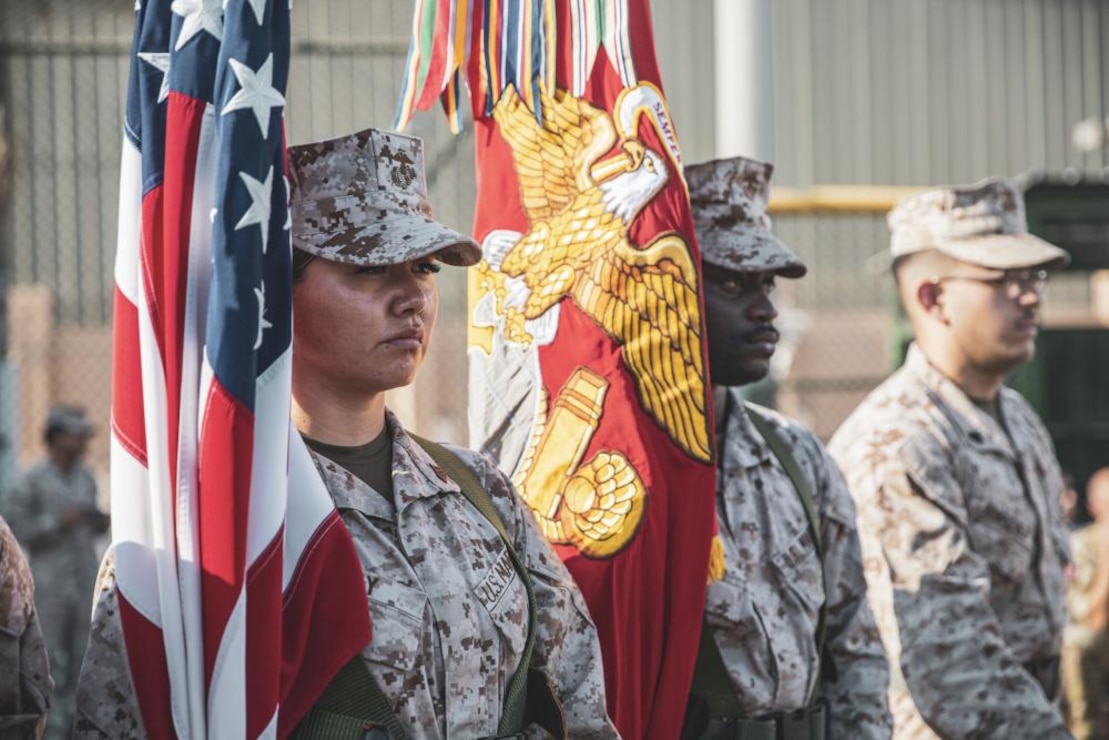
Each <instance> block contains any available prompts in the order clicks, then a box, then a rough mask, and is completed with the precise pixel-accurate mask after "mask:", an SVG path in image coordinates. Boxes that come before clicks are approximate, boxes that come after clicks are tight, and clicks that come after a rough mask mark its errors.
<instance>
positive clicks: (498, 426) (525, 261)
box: [398, 0, 715, 738]
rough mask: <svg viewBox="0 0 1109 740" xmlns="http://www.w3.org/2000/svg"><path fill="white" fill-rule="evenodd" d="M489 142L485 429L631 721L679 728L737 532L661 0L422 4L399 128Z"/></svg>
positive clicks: (480, 202)
mask: <svg viewBox="0 0 1109 740" xmlns="http://www.w3.org/2000/svg"><path fill="white" fill-rule="evenodd" d="M463 80H465V81H466V82H467V83H468V88H469V91H470V100H471V103H472V107H473V113H474V119H475V127H476V132H475V134H476V136H475V138H476V146H477V183H478V192H477V212H476V214H475V223H474V235H475V237H476V238H477V239H478V241H480V242H481V243H482V246H483V249H484V255H485V260H484V261H483V262H482V263H481V264H480V265H479V266H478V267H477V268H476V269H474V270H472V271H471V284H470V310H471V315H470V424H471V427H470V430H471V443H472V444H473V445H474V446H475V447H479V448H480V449H482V450H483V451H485V452H487V453H490V454H491V455H493V456H494V457H495V458H496V459H497V461H498V463H499V464H500V466H501V467H502V468H503V469H504V470H506V471H509V472H510V473H511V475H512V478H513V481H514V482H515V484H516V486H517V488H518V490H519V492H520V494H521V495H522V496H523V498H524V499H525V500H526V501H527V502H528V504H529V505H530V507H531V509H532V510H533V512H534V513H535V516H536V518H537V519H538V521H539V525H540V527H541V528H542V529H543V531H544V532H545V533H546V535H547V537H548V538H549V539H550V540H551V542H553V543H554V544H555V545H556V549H557V550H558V552H559V554H560V555H561V556H562V558H563V559H564V560H565V561H566V564H567V565H568V566H569V568H570V571H571V572H572V573H573V575H574V577H575V578H576V579H577V582H578V584H579V585H580V587H581V590H582V592H583V594H584V595H585V598H586V601H587V602H588V606H589V610H590V613H591V615H592V617H593V620H594V621H595V622H596V624H597V628H598V631H599V633H600V636H601V641H602V647H603V650H604V659H605V677H606V683H607V691H608V705H609V709H610V713H611V714H612V717H613V719H614V720H615V722H616V725H617V727H618V729H619V730H620V731H621V733H622V734H623V735H624V736H625V737H630V738H641V737H659V738H674V737H677V736H678V735H679V733H680V730H681V724H682V717H683V714H684V711H685V705H686V699H687V697H688V693H689V684H690V680H691V677H692V673H693V666H694V663H695V660H696V655H697V646H698V640H699V635H700V626H701V621H702V612H703V607H704V596H705V581H706V576H707V574H708V571H709V560H710V551H711V549H712V547H711V545H712V541H713V536H714V533H715V509H714V475H715V471H714V466H713V444H712V436H711V434H710V430H711V429H712V425H711V418H710V416H711V412H710V410H709V405H708V399H707V391H708V380H707V370H706V361H705V356H704V350H705V348H704V341H703V338H704V331H703V323H702V317H701V300H700V294H699V289H698V287H699V284H700V273H699V264H700V260H699V258H698V254H697V247H696V243H695V241H694V230H693V224H692V221H691V218H690V213H689V198H688V194H687V192H686V189H685V182H684V179H683V176H682V158H681V153H680V150H679V147H678V140H677V137H676V134H675V129H674V124H673V121H672V119H671V116H670V113H669V110H668V108H667V104H666V100H665V98H664V96H663V93H662V88H661V83H660V81H659V72H658V66H657V63H656V60H655V54H654V44H653V40H652V32H651V22H650V14H649V9H648V2H647V0H608V1H607V2H595V1H594V0H487V1H486V2H484V3H481V2H477V3H475V4H474V6H473V7H471V6H470V5H469V4H468V3H467V2H466V0H457V1H456V2H451V1H450V0H440V1H438V2H436V1H435V0H423V1H422V2H417V4H416V13H415V20H414V23H413V42H412V49H411V52H410V56H409V62H408V70H407V78H406V82H405V87H404V92H403V97H402V100H401V104H400V112H399V120H398V126H401V127H402V126H403V125H404V124H405V123H406V122H407V121H408V119H409V117H410V116H411V113H412V111H413V109H414V108H426V107H428V106H429V105H430V104H431V103H432V102H433V101H434V100H435V98H436V97H439V96H441V97H442V100H443V103H444V106H445V107H446V109H447V113H448V116H449V117H450V118H451V121H452V125H453V126H454V127H455V129H456V130H457V129H458V128H459V126H460V115H459V113H460V111H459V104H460V98H461V89H462V82H463Z"/></svg>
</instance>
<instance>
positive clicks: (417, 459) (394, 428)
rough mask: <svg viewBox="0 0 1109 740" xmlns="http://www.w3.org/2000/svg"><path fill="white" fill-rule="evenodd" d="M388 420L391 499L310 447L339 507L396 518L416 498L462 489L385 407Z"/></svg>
mask: <svg viewBox="0 0 1109 740" xmlns="http://www.w3.org/2000/svg"><path fill="white" fill-rule="evenodd" d="M385 423H386V425H387V428H388V429H389V431H390V433H391V434H392V437H393V500H392V501H388V500H386V499H385V497H384V496H382V495H381V494H379V493H377V492H376V491H374V490H373V489H372V488H370V486H368V485H367V484H366V483H365V482H364V481H362V479H360V478H359V477H358V476H356V475H354V473H351V472H350V471H349V470H347V469H346V468H344V467H343V466H341V465H339V464H337V463H335V462H332V461H331V460H329V459H328V458H326V457H324V456H323V455H321V454H319V453H318V452H316V451H315V450H313V449H311V448H309V452H311V454H312V459H313V461H314V462H315V463H316V468H317V470H319V472H320V476H321V477H322V478H323V481H324V484H325V485H326V486H327V490H328V492H329V493H330V494H331V498H332V500H333V501H334V502H335V506H336V507H337V508H340V509H355V510H357V511H360V512H362V513H363V514H365V515H367V516H372V517H376V518H379V519H385V520H388V521H394V520H396V518H397V510H398V509H404V507H405V506H407V505H408V504H410V503H413V502H414V501H418V500H420V499H424V498H429V497H431V496H437V495H439V494H440V493H444V492H455V493H457V492H458V491H460V490H461V489H459V487H458V484H456V483H455V482H454V481H452V480H450V479H449V478H448V477H447V475H446V473H444V472H443V471H442V469H440V468H439V466H438V465H436V464H435V463H434V462H433V461H432V460H431V458H430V457H428V454H427V453H426V452H424V449H423V448H422V447H420V446H419V445H418V444H416V441H415V440H413V439H412V438H411V437H410V436H408V433H407V432H405V431H404V427H402V426H401V423H400V420H398V419H397V417H396V415H395V414H393V412H391V411H388V410H386V412H385Z"/></svg>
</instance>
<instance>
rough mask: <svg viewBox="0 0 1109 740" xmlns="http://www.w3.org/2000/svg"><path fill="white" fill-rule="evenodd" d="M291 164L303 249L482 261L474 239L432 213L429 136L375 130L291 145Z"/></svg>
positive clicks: (329, 254) (389, 258) (364, 260)
mask: <svg viewBox="0 0 1109 740" xmlns="http://www.w3.org/2000/svg"><path fill="white" fill-rule="evenodd" d="M289 170H290V179H291V182H290V190H291V196H290V211H291V216H292V241H293V246H294V247H296V248H297V249H302V250H304V251H305V252H309V253H311V254H313V255H316V256H317V257H321V258H323V259H326V260H330V261H332V262H346V263H350V264H357V265H394V264H399V263H401V262H409V261H411V260H416V259H420V258H422V257H427V256H429V255H436V256H437V257H438V258H439V259H441V260H442V261H444V262H446V263H448V264H452V265H460V266H466V265H473V264H476V263H477V262H478V261H479V260H480V259H481V248H480V247H478V245H477V243H476V242H474V240H473V239H471V238H470V237H468V236H464V235H462V234H460V233H458V232H457V231H454V230H453V229H450V228H447V227H446V226H444V225H443V224H441V223H439V222H438V221H436V220H435V219H434V218H432V215H431V204H430V203H429V202H428V198H427V183H426V181H425V179H424V153H423V142H422V141H421V140H420V139H418V138H416V137H414V136H405V135H403V134H395V133H388V132H384V131H378V130H377V129H372V128H371V129H366V130H365V131H359V132H358V133H355V134H350V135H348V136H342V137H339V138H337V139H330V140H328V141H321V142H316V143H313V144H303V145H301V146H294V147H289Z"/></svg>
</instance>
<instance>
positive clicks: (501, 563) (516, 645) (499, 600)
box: [474, 549, 528, 655]
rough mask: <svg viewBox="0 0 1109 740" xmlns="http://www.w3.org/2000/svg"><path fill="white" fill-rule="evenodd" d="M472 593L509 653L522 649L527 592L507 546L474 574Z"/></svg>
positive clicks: (515, 653)
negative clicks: (484, 610)
mask: <svg viewBox="0 0 1109 740" xmlns="http://www.w3.org/2000/svg"><path fill="white" fill-rule="evenodd" d="M474 596H475V598H476V599H477V601H478V602H480V603H481V605H482V606H484V607H485V608H486V609H487V610H488V611H489V616H490V617H491V619H492V620H493V624H494V625H495V626H496V628H497V631H498V632H500V634H501V637H502V638H503V640H504V642H505V645H506V646H510V648H511V652H512V654H514V655H519V654H520V653H521V652H523V649H524V642H525V641H526V640H527V633H528V595H527V590H526V589H525V588H524V584H523V581H521V580H520V576H519V575H518V574H517V573H516V569H515V568H514V567H513V565H512V558H510V557H509V555H508V550H507V549H502V550H501V553H500V554H499V555H498V556H497V557H496V558H494V559H493V561H492V563H491V564H490V566H489V567H488V568H487V569H486V570H485V572H484V573H482V574H481V575H480V576H479V577H478V582H477V584H476V585H475V586H474Z"/></svg>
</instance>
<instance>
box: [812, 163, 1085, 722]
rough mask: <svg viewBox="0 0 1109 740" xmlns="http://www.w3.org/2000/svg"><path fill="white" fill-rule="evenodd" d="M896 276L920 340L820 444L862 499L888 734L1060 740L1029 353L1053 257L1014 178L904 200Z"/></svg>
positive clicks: (1057, 609)
mask: <svg viewBox="0 0 1109 740" xmlns="http://www.w3.org/2000/svg"><path fill="white" fill-rule="evenodd" d="M888 220H889V225H890V229H891V232H892V234H891V240H890V249H891V253H892V257H893V272H894V276H895V278H896V281H897V287H898V291H899V295H900V298H901V302H902V305H903V306H904V308H905V312H906V314H907V315H908V317H909V320H910V321H911V322H912V326H913V329H914V331H915V335H916V341H915V344H913V345H912V346H911V347H910V348H909V355H908V358H907V359H906V361H905V364H904V365H903V366H902V368H901V369H900V370H898V371H897V372H896V373H894V374H893V375H892V376H891V377H890V378H889V379H887V380H886V381H885V382H884V383H883V384H882V385H881V386H879V387H878V388H877V389H876V390H875V391H874V392H872V393H871V394H870V395H869V396H868V397H867V398H866V400H865V401H864V402H863V403H862V404H861V405H860V406H859V408H858V409H856V410H855V412H854V413H853V414H852V415H851V416H850V418H848V419H847V421H845V422H844V424H843V426H841V427H840V429H839V430H838V431H837V432H836V434H835V436H834V437H833V439H832V442H831V444H830V445H829V449H830V450H831V452H832V455H833V456H834V457H835V458H836V460H837V461H838V462H839V464H840V467H841V469H842V470H843V472H844V475H845V476H846V478H847V482H848V485H849V486H850V488H851V493H852V495H853V496H854V497H855V503H856V505H857V506H858V509H859V532H860V535H861V537H862V543H863V552H864V555H865V558H866V574H867V578H868V582H869V587H870V600H871V607H872V608H873V609H874V614H875V617H876V618H877V620H878V626H879V629H880V630H881V633H882V640H883V642H884V643H885V646H886V649H887V651H888V653H889V656H890V662H891V665H892V668H893V670H892V673H893V681H892V684H891V693H890V705H891V709H892V711H893V715H894V725H895V732H894V734H895V736H896V737H899V738H933V737H944V738H965V737H981V738H1015V737H1037V738H1061V737H1069V734H1068V733H1067V731H1066V730H1065V729H1064V727H1063V723H1062V719H1061V717H1060V713H1059V710H1058V707H1057V703H1058V702H1057V699H1058V697H1059V649H1060V642H1061V637H1062V629H1063V625H1064V621H1065V619H1064V613H1063V609H1064V600H1063V595H1064V567H1065V565H1066V563H1067V562H1068V557H1069V556H1068V548H1067V529H1066V526H1065V524H1064V522H1063V520H1062V517H1061V515H1060V511H1059V499H1060V493H1061V492H1062V490H1063V478H1062V473H1061V472H1060V470H1059V465H1058V463H1057V462H1056V459H1055V450H1054V448H1053V446H1052V443H1051V439H1050V437H1048V434H1047V431H1046V430H1045V429H1044V425H1043V423H1042V422H1041V421H1040V419H1039V418H1038V417H1037V416H1036V414H1035V412H1034V411H1033V410H1032V409H1031V408H1030V407H1029V406H1028V404H1027V403H1026V402H1025V401H1024V399H1023V398H1021V397H1020V395H1019V394H1017V393H1016V392H1015V391H1013V390H1011V389H1008V388H1005V387H1004V386H1003V383H1004V381H1005V378H1006V377H1007V376H1008V374H1009V373H1010V372H1011V371H1012V370H1014V369H1015V368H1016V367H1017V366H1019V365H1021V364H1022V363H1025V362H1027V361H1028V360H1030V359H1031V358H1032V355H1033V352H1034V346H1035V338H1036V325H1037V318H1038V314H1039V310H1040V307H1041V303H1042V302H1043V297H1044V286H1045V283H1046V281H1047V272H1046V271H1047V269H1049V268H1051V267H1057V266H1062V265H1065V264H1066V263H1067V261H1068V255H1067V253H1066V252H1064V251H1063V250H1062V249H1059V248H1058V247H1055V246H1053V245H1051V244H1048V243H1047V242H1044V241H1042V240H1040V239H1038V238H1036V237H1035V236H1032V235H1030V234H1029V233H1028V232H1027V228H1026V225H1025V217H1024V199H1023V196H1022V193H1021V191H1020V190H1019V189H1018V188H1017V186H1016V185H1015V184H1014V183H1012V182H1010V181H1007V180H1001V179H991V180H986V181H984V182H982V183H979V184H977V185H974V186H970V187H958V188H944V189H940V190H934V191H930V192H925V193H921V194H918V195H915V196H912V197H910V198H907V199H905V200H904V201H902V202H901V203H900V204H899V205H898V206H897V207H896V208H895V209H894V210H893V211H892V212H891V213H890V214H889V219H888Z"/></svg>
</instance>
